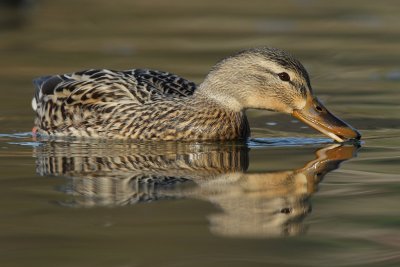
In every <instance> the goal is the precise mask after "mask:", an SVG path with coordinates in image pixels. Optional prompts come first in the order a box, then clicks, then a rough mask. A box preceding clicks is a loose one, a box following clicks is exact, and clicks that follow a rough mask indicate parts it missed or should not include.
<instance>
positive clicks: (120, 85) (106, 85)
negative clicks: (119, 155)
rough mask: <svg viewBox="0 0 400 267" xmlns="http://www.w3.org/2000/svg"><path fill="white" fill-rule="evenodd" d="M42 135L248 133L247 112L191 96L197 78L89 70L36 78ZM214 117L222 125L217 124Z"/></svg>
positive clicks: (204, 136)
mask: <svg viewBox="0 0 400 267" xmlns="http://www.w3.org/2000/svg"><path fill="white" fill-rule="evenodd" d="M35 85H36V87H37V92H36V94H35V100H34V102H36V114H37V116H36V121H35V124H36V127H37V128H38V133H39V134H46V135H56V136H84V137H101V138H121V139H128V138H131V139H144V140H148V139H151V140H199V139H200V140H211V139H212V140H231V139H241V138H245V137H247V135H248V133H249V130H248V125H247V121H246V120H245V116H244V114H243V113H235V112H230V111H226V110H223V109H220V108H219V107H218V105H212V103H211V105H210V107H209V108H208V109H204V102H202V100H199V99H195V98H193V97H191V96H192V95H193V93H194V92H195V90H196V85H195V84H194V83H193V82H190V81H187V80H185V79H183V78H181V77H179V76H177V75H174V74H170V73H167V72H162V71H153V70H144V69H137V70H128V71H112V70H86V71H80V72H75V73H71V74H63V75H55V76H46V77H41V78H39V79H37V80H35ZM216 120H220V121H223V122H224V124H220V123H215V121H216Z"/></svg>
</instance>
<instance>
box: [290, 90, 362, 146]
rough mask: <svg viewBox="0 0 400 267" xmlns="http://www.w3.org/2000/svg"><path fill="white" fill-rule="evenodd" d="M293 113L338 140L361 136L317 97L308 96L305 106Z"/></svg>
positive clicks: (342, 140)
mask: <svg viewBox="0 0 400 267" xmlns="http://www.w3.org/2000/svg"><path fill="white" fill-rule="evenodd" d="M292 115H293V116H294V117H295V118H297V119H299V120H301V121H303V122H304V123H306V124H308V125H309V126H311V127H313V128H314V129H316V130H318V131H320V132H321V133H323V134H325V135H327V136H329V137H330V138H332V139H334V140H336V141H337V142H344V141H346V140H350V139H360V138H361V134H360V133H359V132H358V131H357V130H356V129H354V128H353V127H351V126H350V125H349V124H347V123H346V122H344V121H342V120H341V119H339V118H338V117H336V116H335V115H333V114H332V113H330V112H329V110H327V109H326V108H325V107H324V105H322V103H321V102H320V101H319V100H318V99H317V98H312V97H308V98H307V104H306V105H305V107H304V108H302V109H297V110H294V111H293V113H292Z"/></svg>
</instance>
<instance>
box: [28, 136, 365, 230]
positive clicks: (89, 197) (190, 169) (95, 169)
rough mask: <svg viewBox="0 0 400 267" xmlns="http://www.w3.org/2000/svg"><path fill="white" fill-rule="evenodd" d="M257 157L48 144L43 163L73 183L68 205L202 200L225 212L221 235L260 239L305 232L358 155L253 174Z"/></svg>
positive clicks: (236, 152)
mask: <svg viewBox="0 0 400 267" xmlns="http://www.w3.org/2000/svg"><path fill="white" fill-rule="evenodd" d="M249 150H250V149H249V148H248V147H247V146H246V145H243V144H228V145H221V144H214V145H213V144H207V145H199V144H182V143H162V144H160V143H158V144H157V143H144V144H143V143H140V144H136V143H130V144H125V145H119V146H115V145H114V146H112V147H110V146H109V145H107V144H98V143H97V144H84V145H82V144H79V143H63V142H46V143H43V144H42V145H41V146H39V147H37V148H35V156H36V158H37V160H36V165H37V172H38V173H39V174H40V175H55V176H66V177H68V180H67V181H68V182H67V183H66V185H65V186H63V188H62V191H64V192H65V193H66V194H68V195H70V196H72V198H71V200H70V201H64V202H62V203H61V204H63V205H70V206H74V207H88V206H122V205H131V204H137V203H143V202H150V201H151V202H153V201H158V200H163V199H176V198H195V199H201V200H204V201H208V202H210V203H212V204H213V205H215V206H217V207H218V208H219V209H220V212H217V213H215V214H211V215H209V217H208V219H209V222H210V230H211V231H212V232H213V233H214V234H217V235H222V236H234V237H252V238H254V237H277V236H285V235H289V236H292V235H298V234H301V233H304V232H305V231H306V229H307V226H305V225H304V223H303V220H304V218H305V217H307V216H308V215H309V214H310V212H311V201H310V197H311V196H312V195H313V194H314V193H315V192H316V191H317V186H318V184H319V182H320V181H321V180H322V178H323V177H324V176H325V175H326V174H327V173H328V172H330V171H332V170H335V169H337V168H338V167H339V164H340V163H341V162H343V161H345V160H347V159H350V158H352V157H353V156H354V155H355V154H356V150H357V148H356V147H354V146H352V145H349V146H343V145H339V144H334V145H329V146H326V147H323V148H319V149H317V150H316V151H315V159H313V160H311V161H308V162H304V164H303V166H301V167H299V168H295V169H289V170H282V171H273V170H271V171H262V172H257V173H253V172H248V171H247V170H248V166H249ZM282 160H285V159H282Z"/></svg>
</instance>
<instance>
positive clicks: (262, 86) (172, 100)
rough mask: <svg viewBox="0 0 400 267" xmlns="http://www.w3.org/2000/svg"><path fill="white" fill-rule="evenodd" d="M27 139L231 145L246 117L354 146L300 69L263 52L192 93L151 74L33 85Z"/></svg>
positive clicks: (226, 67)
mask: <svg viewBox="0 0 400 267" xmlns="http://www.w3.org/2000/svg"><path fill="white" fill-rule="evenodd" d="M35 85H36V88H37V90H36V94H35V98H34V99H33V101H32V106H33V108H34V110H35V111H36V115H37V116H36V120H35V127H36V128H35V131H37V132H38V133H40V134H48V135H57V136H90V137H103V138H122V139H128V138H131V139H144V140H150V139H151V140H235V139H245V138H247V137H248V136H249V133H250V131H249V126H248V122H247V118H246V115H245V110H246V109H251V108H255V109H268V110H274V111H279V112H283V113H287V114H292V115H293V116H295V117H297V118H299V119H300V120H302V121H304V122H305V123H307V124H309V125H311V126H312V127H314V128H315V129H317V130H319V131H321V132H322V133H324V134H326V135H328V136H329V137H331V138H333V139H335V140H336V141H339V142H342V141H344V140H346V139H351V138H360V134H359V133H358V132H357V131H356V130H355V129H353V128H352V127H351V126H349V125H348V124H346V123H344V122H343V121H341V120H339V119H338V118H336V117H335V116H334V115H332V114H331V113H330V112H329V111H328V110H327V109H326V108H325V107H324V106H323V105H322V104H321V103H320V102H319V101H318V100H317V99H316V98H315V97H314V96H313V94H312V89H311V85H310V80H309V77H308V74H307V71H306V70H305V68H304V67H303V65H302V64H301V63H300V62H299V61H298V60H296V59H294V58H293V57H292V56H290V55H289V54H287V53H285V52H283V51H281V50H278V49H271V48H261V49H249V50H246V51H243V52H241V53H238V54H236V55H234V56H232V57H228V58H226V59H224V60H222V61H221V62H219V63H218V64H217V65H216V66H215V67H214V68H213V69H212V70H211V71H210V73H209V74H208V76H207V77H206V79H205V80H204V82H203V83H202V84H201V85H199V86H198V87H196V85H195V84H194V83H192V82H189V81H187V80H185V79H183V78H180V77H178V76H176V75H173V74H170V73H166V72H161V71H152V70H141V69H137V70H128V71H112V70H87V71H81V72H75V73H71V74H64V75H56V76H46V77H41V78H38V79H36V80H35Z"/></svg>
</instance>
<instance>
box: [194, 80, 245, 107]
mask: <svg viewBox="0 0 400 267" xmlns="http://www.w3.org/2000/svg"><path fill="white" fill-rule="evenodd" d="M225 91H226V90H224V86H221V85H219V84H214V83H212V82H211V81H208V80H206V81H204V82H203V83H202V84H200V85H199V88H198V89H197V90H196V91H195V93H194V98H195V99H198V100H202V101H206V102H208V103H213V104H214V105H217V106H219V107H220V108H221V109H224V110H226V111H228V112H238V113H241V112H243V111H244V109H243V106H242V104H241V103H240V102H239V101H238V100H237V99H236V98H235V97H234V96H230V95H229V94H226V93H225Z"/></svg>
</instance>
